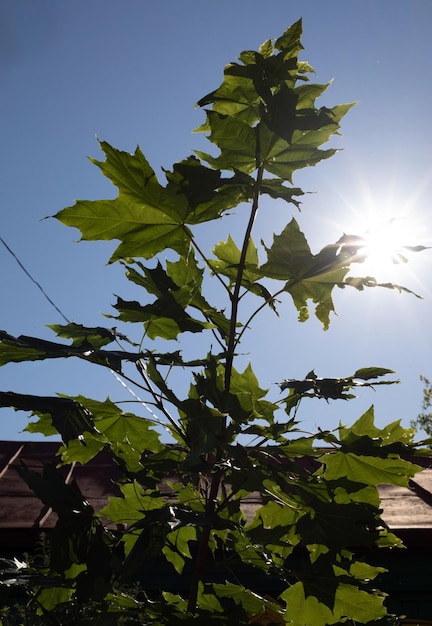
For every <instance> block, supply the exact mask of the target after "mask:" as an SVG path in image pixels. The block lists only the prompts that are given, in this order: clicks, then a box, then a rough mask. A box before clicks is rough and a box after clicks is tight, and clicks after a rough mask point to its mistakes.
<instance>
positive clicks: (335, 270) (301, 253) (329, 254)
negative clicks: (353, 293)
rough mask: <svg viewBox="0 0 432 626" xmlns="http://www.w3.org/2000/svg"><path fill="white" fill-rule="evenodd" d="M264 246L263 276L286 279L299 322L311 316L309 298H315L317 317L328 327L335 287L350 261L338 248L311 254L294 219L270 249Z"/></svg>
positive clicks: (286, 286) (347, 268)
mask: <svg viewBox="0 0 432 626" xmlns="http://www.w3.org/2000/svg"><path fill="white" fill-rule="evenodd" d="M264 247H265V249H266V252H267V262H266V263H265V264H264V265H262V266H261V268H260V270H261V272H262V275H263V276H267V277H269V278H274V279H277V280H284V281H286V284H285V287H284V290H285V291H287V292H288V293H290V294H291V297H292V299H293V301H294V304H295V306H296V308H297V310H298V312H299V320H300V321H305V320H307V319H308V317H309V310H308V300H312V302H313V303H315V304H316V308H315V315H316V317H317V318H318V319H319V320H320V321H321V322H322V324H323V326H324V329H327V328H328V326H329V323H330V312H331V311H333V310H334V306H333V300H332V297H331V294H332V290H333V288H334V287H335V286H336V285H339V283H342V282H343V279H344V277H345V275H346V273H347V272H348V270H349V261H348V260H346V259H345V258H341V257H340V256H339V247H338V246H337V245H335V246H326V247H325V248H323V249H322V250H321V251H320V252H319V253H318V254H316V255H314V254H312V252H311V250H310V247H309V244H308V242H307V240H306V237H305V236H304V234H303V233H302V232H301V231H300V228H299V226H298V224H297V222H296V220H295V219H292V220H291V222H290V223H289V224H288V225H287V226H286V227H285V229H284V230H283V231H282V233H281V234H280V235H275V236H274V238H273V245H272V246H271V248H267V247H266V246H265V245H264Z"/></svg>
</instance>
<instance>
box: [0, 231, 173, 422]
mask: <svg viewBox="0 0 432 626" xmlns="http://www.w3.org/2000/svg"><path fill="white" fill-rule="evenodd" d="M0 241H1V242H2V244H3V245H4V247H5V248H6V250H7V251H8V252H9V253H10V254H11V255H12V256H13V258H14V259H15V261H16V262H17V263H18V265H19V266H20V268H21V269H22V270H23V272H24V273H25V274H26V275H27V276H28V277H29V278H30V280H31V281H32V283H34V284H35V285H36V286H37V287H38V288H39V289H40V291H41V292H42V294H43V295H44V297H45V298H46V299H47V300H48V302H49V303H50V304H51V306H53V307H54V308H55V310H56V311H57V313H59V314H60V315H61V316H62V318H63V319H64V320H65V321H66V322H67V323H68V324H71V323H72V322H71V321H70V320H69V319H68V318H67V317H66V315H65V314H64V313H63V312H62V311H61V309H60V308H59V307H58V306H57V305H56V304H55V302H53V301H52V300H51V298H50V297H49V296H48V294H47V293H46V291H45V289H44V288H43V287H42V285H41V284H40V283H38V282H37V280H35V279H34V278H33V276H32V275H31V274H30V272H29V271H28V270H27V269H26V268H25V267H24V265H23V264H22V263H21V261H20V260H19V258H18V257H17V255H16V254H15V253H14V252H13V250H12V249H11V248H10V247H9V246H8V245H7V243H6V241H5V240H4V239H3V238H2V237H0ZM110 372H111V374H112V375H113V376H114V378H115V379H116V380H117V382H119V383H120V384H121V385H122V386H123V387H124V388H125V389H127V391H128V392H129V393H130V394H131V396H132V397H133V398H135V399H136V400H138V402H140V404H141V405H142V406H143V407H144V408H145V409H146V410H147V411H148V412H149V413H150V415H151V416H152V417H153V418H154V419H155V420H156V421H157V423H159V424H161V425H162V426H164V424H163V423H162V422H161V421H160V420H159V419H158V417H157V415H156V414H155V413H154V412H153V411H152V409H151V408H150V407H149V406H148V405H147V404H146V403H145V402H144V400H141V398H140V397H139V396H137V394H136V393H135V392H134V391H133V390H132V389H131V388H130V387H128V385H127V384H126V383H125V382H124V381H123V380H122V379H121V378H120V376H118V375H117V374H116V372H114V370H112V369H110ZM165 428H166V430H168V432H170V430H169V428H167V427H166V426H165Z"/></svg>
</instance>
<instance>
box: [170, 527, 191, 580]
mask: <svg viewBox="0 0 432 626" xmlns="http://www.w3.org/2000/svg"><path fill="white" fill-rule="evenodd" d="M196 538H197V531H196V528H195V527H194V526H181V527H180V528H177V529H176V530H174V531H173V532H171V533H168V535H167V536H166V543H165V546H164V547H163V549H162V552H163V553H164V555H165V557H166V558H167V560H168V561H169V562H170V563H172V565H174V567H175V569H176V571H177V572H178V573H179V574H181V573H182V572H183V568H184V564H185V560H186V559H191V558H192V555H191V553H190V548H189V541H192V542H194V541H196Z"/></svg>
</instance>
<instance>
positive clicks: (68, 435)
mask: <svg viewBox="0 0 432 626" xmlns="http://www.w3.org/2000/svg"><path fill="white" fill-rule="evenodd" d="M2 406H3V407H13V408H14V409H16V410H21V411H32V412H33V414H35V415H40V414H42V415H45V414H48V415H50V416H51V421H52V425H53V426H54V428H55V429H56V431H57V432H58V433H60V435H61V436H62V438H63V441H65V442H68V441H70V440H71V439H79V440H80V441H81V444H82V445H85V435H84V433H86V432H89V433H90V434H93V433H94V434H96V435H97V434H99V433H98V430H97V428H96V427H95V424H94V420H93V416H92V414H91V412H90V411H89V410H88V409H87V408H86V407H85V406H84V405H82V404H81V403H79V402H76V401H75V400H73V399H71V398H57V397H49V396H46V397H43V396H32V395H26V394H20V393H13V392H12V391H8V392H4V391H1V392H0V407H2Z"/></svg>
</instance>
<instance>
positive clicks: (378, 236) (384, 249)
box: [359, 218, 412, 271]
mask: <svg viewBox="0 0 432 626" xmlns="http://www.w3.org/2000/svg"><path fill="white" fill-rule="evenodd" d="M362 238H363V239H364V246H363V247H362V248H361V249H360V250H359V254H360V255H361V256H364V257H365V261H364V263H365V265H367V266H368V267H371V268H374V269H375V270H376V271H385V270H386V269H389V268H390V267H392V266H393V265H395V264H400V263H406V262H407V261H408V257H409V251H410V247H411V246H412V242H410V241H408V238H409V239H411V237H409V228H408V225H407V220H406V219H403V218H392V219H390V220H387V221H384V222H382V221H381V222H380V221H378V220H376V221H375V222H372V223H371V224H370V226H369V227H368V230H367V231H366V232H365V233H364V235H362Z"/></svg>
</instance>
